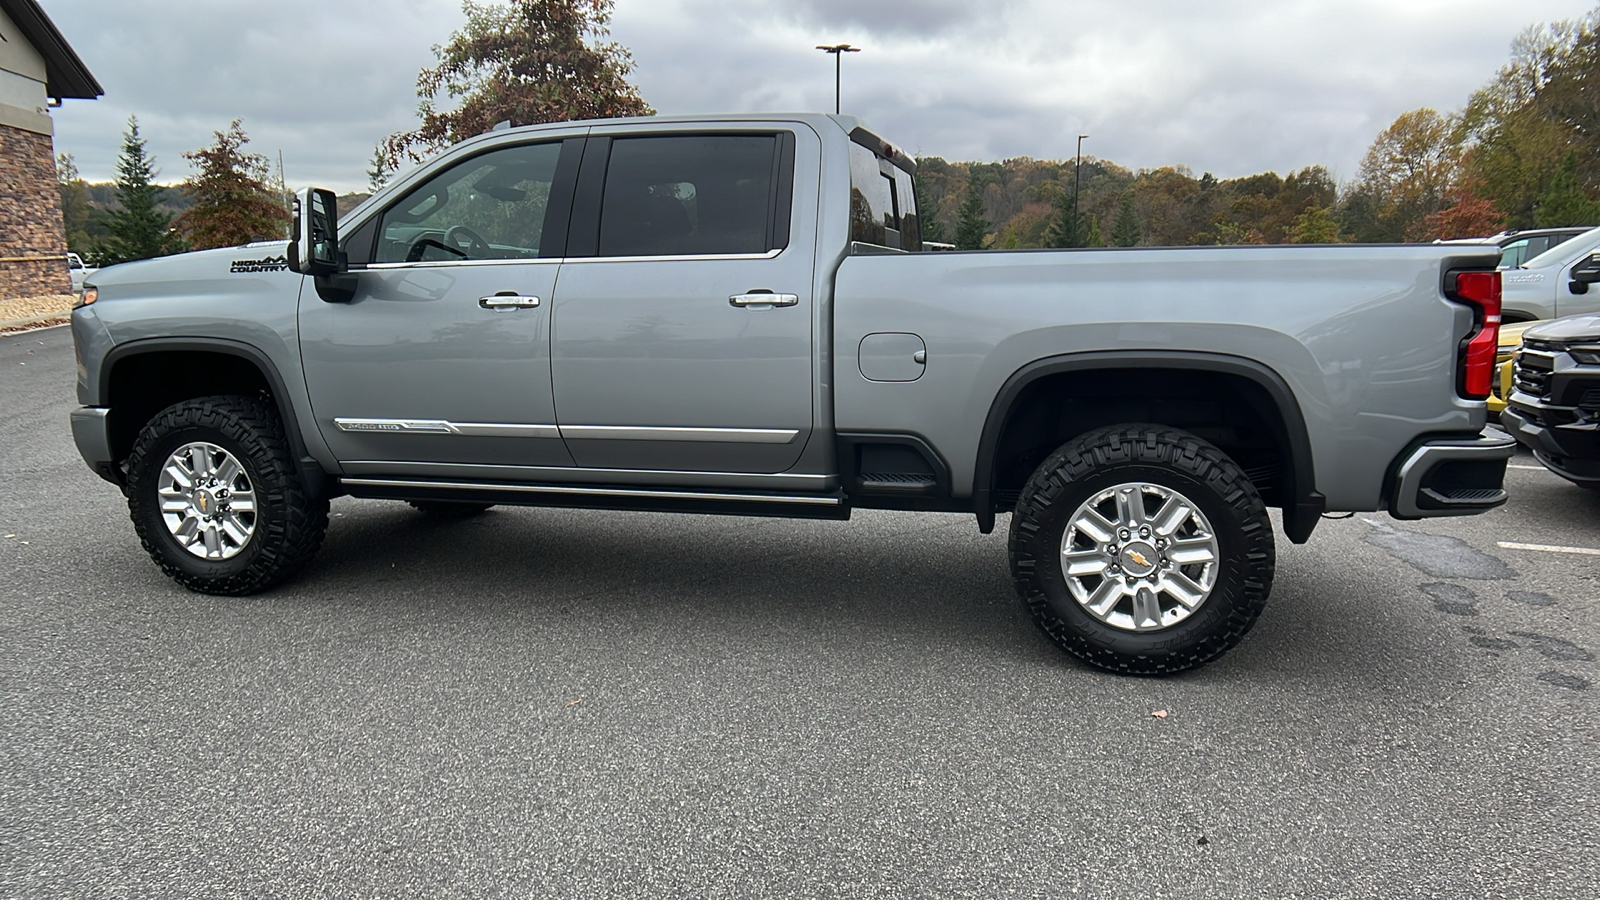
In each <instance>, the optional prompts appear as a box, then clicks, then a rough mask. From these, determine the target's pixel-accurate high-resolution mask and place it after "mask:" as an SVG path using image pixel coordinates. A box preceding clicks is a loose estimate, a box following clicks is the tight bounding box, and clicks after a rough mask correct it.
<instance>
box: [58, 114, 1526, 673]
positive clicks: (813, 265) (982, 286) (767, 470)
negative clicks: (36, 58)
mask: <svg viewBox="0 0 1600 900" xmlns="http://www.w3.org/2000/svg"><path fill="white" fill-rule="evenodd" d="M914 170H915V165H914V163H913V161H912V160H911V159H909V158H908V157H907V156H906V155H905V154H904V153H903V152H902V151H900V150H899V149H897V148H895V147H893V146H891V145H890V144H888V143H887V142H885V141H884V140H882V139H881V138H879V137H878V136H876V135H875V134H873V133H872V132H871V131H869V130H867V129H866V128H865V127H863V126H862V125H861V123H859V122H858V121H856V120H855V119H852V118H849V117H844V116H824V115H784V116H726V117H715V118H710V119H703V118H702V119H673V118H646V119H628V120H619V121H603V122H576V123H567V124H561V125H552V126H537V127H529V128H517V129H510V130H502V131H497V132H492V133H489V134H485V135H482V136H480V137H477V138H473V139H471V140H468V141H465V142H463V143H461V144H460V145H458V146H456V147H454V148H452V149H451V150H449V151H448V152H446V153H445V154H443V155H441V156H440V157H438V158H437V159H434V160H432V161H431V162H429V163H427V164H425V165H423V166H421V167H420V168H418V169H417V170H416V171H414V172H411V173H410V174H408V175H406V176H405V177H403V178H401V179H399V180H398V181H396V182H395V183H393V184H392V185H390V186H389V187H387V188H386V189H384V190H383V191H380V192H379V193H378V194H376V195H375V196H373V197H372V198H370V199H369V200H367V201H366V202H365V203H363V204H361V205H360V206H359V207H357V208H356V209H354V210H352V211H350V212H349V213H348V214H347V215H345V216H344V217H343V218H342V219H341V218H339V216H338V213H337V211H336V210H335V209H334V207H333V197H332V195H331V194H329V193H328V192H326V191H316V190H312V191H307V192H306V193H305V194H304V195H303V196H302V198H301V202H300V210H299V215H298V221H297V226H296V227H297V235H296V238H295V240H293V241H291V242H288V243H287V244H286V243H282V242H280V243H274V244H256V245H251V246H247V247H240V248H234V249H226V250H212V251H207V252H202V253H191V254H186V255H183V256H176V257H170V258H166V259H159V260H152V261H147V262H139V263H133V264H129V265H121V266H116V267H113V268H110V269H106V270H102V271H100V272H98V273H96V275H95V276H94V277H93V279H92V280H91V285H90V287H89V288H87V289H86V291H85V293H84V297H83V298H82V300H81V304H82V305H81V306H80V307H79V308H78V309H77V310H76V311H75V312H74V313H73V316H72V329H73V336H74V339H75V344H76V347H77V355H78V397H79V399H80V401H81V403H82V408H80V409H78V410H76V411H75V412H74V413H73V414H72V430H73V435H74V437H75V439H76V442H77V445H78V447H79V449H80V450H81V452H82V454H83V456H84V458H85V459H86V460H87V462H88V463H89V465H90V466H91V467H92V468H93V469H94V471H96V472H98V473H99V474H100V475H101V476H102V477H104V478H106V479H108V480H110V481H113V482H115V483H116V484H118V485H119V486H121V487H122V489H123V491H124V492H125V493H126V495H127V498H128V504H129V508H130V510H131V513H132V518H133V522H134V526H135V528H136V529H137V531H138V534H139V536H140V539H141V540H142V542H143V544H144V547H145V548H146V549H147V550H148V551H149V553H150V555H151V557H153V558H154V560H155V561H156V563H157V564H158V565H159V566H160V567H161V568H162V569H163V570H164V571H165V572H166V573H167V574H168V575H170V576H171V577H172V578H174V579H175V580H177V581H178V582H179V583H181V584H182V585H184V586H185V587H188V588H190V589H192V590H196V591H204V592H209V593H218V594H244V593H248V592H253V591H259V590H262V589H264V588H266V587H269V586H271V585H274V584H276V583H278V582H280V581H282V580H283V579H284V578H285V577H287V576H289V575H290V574H291V573H292V572H294V571H295V570H296V569H297V568H299V567H300V566H302V565H303V564H304V563H305V562H306V561H307V560H308V559H309V558H310V557H311V556H312V554H313V553H314V552H315V551H316V549H317V547H318V545H319V543H320V542H321V540H322V536H323V531H324V529H325V527H326V525H327V511H328V500H329V498H330V497H334V496H338V495H342V494H349V495H354V496H357V497H367V498H382V499H391V500H401V501H408V502H410V503H411V504H412V505H413V506H415V507H416V508H417V509H418V510H420V511H421V512H422V513H424V514H430V515H436V516H464V515H469V514H474V513H478V512H481V511H482V510H484V509H487V508H488V507H489V506H490V505H491V504H523V505H531V506H571V507H586V508H609V509H630V510H659V511H676V512H694V513H725V514H734V515H762V516H803V517H815V518H833V519H844V518H847V517H848V516H849V515H850V513H851V510H852V509H855V508H876V509H899V510H922V511H928V512H945V513H951V512H957V513H965V514H967V515H971V516H974V517H975V518H976V520H977V525H978V528H979V530H980V531H983V532H985V533H987V532H989V531H990V530H991V529H992V528H993V527H994V524H995V518H996V515H997V514H998V513H1010V514H1011V516H1010V560H1011V571H1012V573H1013V576H1014V579H1015V584H1016V589H1017V592H1018V593H1019V594H1020V596H1021V598H1022V600H1023V601H1024V602H1025V603H1026V605H1027V607H1028V608H1029V609H1030V610H1031V612H1032V615H1033V616H1034V618H1035V619H1036V620H1037V622H1038V624H1039V625H1040V627H1041V628H1042V629H1043V630H1044V631H1045V632H1046V633H1047V634H1048V635H1049V636H1050V638H1052V639H1053V640H1054V641H1055V642H1057V643H1058V644H1059V645H1060V646H1061V647H1062V648H1063V649H1065V650H1067V651H1068V652H1070V653H1072V654H1075V655H1077V656H1078V657H1080V658H1082V659H1084V660H1086V661H1088V662H1089V663H1091V664H1094V665H1097V666H1101V667H1105V668H1108V669H1112V670H1116V671H1122V672H1130V673H1138V674H1157V673H1163V672H1173V671H1178V670H1182V669H1186V668H1190V667H1193V666H1197V665H1200V664H1202V663H1204V662H1206V661H1208V660H1211V659H1214V658H1216V657H1217V656H1218V655H1220V654H1222V653H1223V652H1225V651H1226V650H1227V649H1229V648H1230V647H1232V646H1233V645H1234V644H1236V643H1237V642H1238V641H1239V640H1240V639H1241V638H1242V637H1243V636H1244V634H1245V633H1246V632H1247V631H1248V630H1249V629H1250V627H1251V625H1252V624H1253V623H1254V621H1255V620H1256V618H1257V616H1258V615H1259V614H1260V613H1261V610H1262V608H1263V605H1264V604H1265V602H1266V599H1267V595H1268V592H1269V591H1270V589H1271V586H1272V576H1273V567H1274V538H1273V532H1274V524H1273V520H1272V518H1271V517H1270V515H1269V513H1268V508H1269V507H1275V508H1278V509H1281V510H1282V518H1281V521H1282V528H1283V532H1284V534H1285V535H1286V536H1287V537H1288V538H1289V540H1291V541H1295V542H1303V541H1305V540H1306V539H1307V538H1308V537H1309V536H1310V534H1311V531H1312V528H1313V526H1315V525H1316V523H1317V520H1318V517H1319V516H1321V515H1322V514H1323V513H1325V512H1336V511H1354V510H1387V511H1388V512H1389V513H1391V514H1393V515H1395V516H1397V517H1399V518H1422V517H1427V516H1446V515H1462V514H1470V513H1478V512H1483V511H1485V510H1488V509H1491V508H1493V507H1495V506H1497V505H1498V504H1500V503H1502V502H1503V501H1504V500H1505V493H1504V492H1503V490H1502V489H1501V484H1502V480H1503V477H1504V472H1505V462H1506V459H1507V458H1508V457H1509V456H1510V454H1511V452H1512V448H1513V446H1514V445H1513V443H1512V441H1511V440H1510V439H1508V438H1507V437H1505V436H1504V435H1501V434H1499V433H1497V432H1489V433H1487V434H1485V433H1483V429H1484V422H1485V406H1484V398H1485V397H1487V396H1488V394H1489V382H1490V377H1491V374H1492V368H1493V363H1494V356H1495V349H1496V348H1495V344H1496V332H1497V329H1498V322H1499V301H1500V293H1499V291H1500V282H1499V275H1498V274H1496V273H1495V272H1494V268H1495V263H1496V261H1497V260H1498V258H1499V252H1498V250H1497V249H1496V248H1494V247H1455V246H1429V245H1419V246H1405V247H1299V246H1286V247H1251V248H1181V249H1117V250H1072V251H1022V252H969V253H960V252H957V253H922V252H919V251H920V250H921V249H922V243H921V239H920V236H919V229H918V216H917V209H916V200H915V198H916V192H915V191H914V190H913V186H912V185H913V182H912V179H913V174H914Z"/></svg>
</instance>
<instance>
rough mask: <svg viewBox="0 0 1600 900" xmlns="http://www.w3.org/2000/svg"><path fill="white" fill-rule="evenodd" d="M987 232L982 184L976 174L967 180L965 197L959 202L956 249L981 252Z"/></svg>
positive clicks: (987, 223) (987, 225) (987, 224)
mask: <svg viewBox="0 0 1600 900" xmlns="http://www.w3.org/2000/svg"><path fill="white" fill-rule="evenodd" d="M988 232H989V220H988V219H985V218H984V217H983V182H982V181H980V180H979V176H978V174H977V172H973V174H972V176H971V177H970V178H969V179H968V180H967V196H966V199H965V200H962V201H961V209H960V210H959V212H958V213H957V218H956V249H957V250H982V249H983V241H984V238H985V237H986V236H987V235H988Z"/></svg>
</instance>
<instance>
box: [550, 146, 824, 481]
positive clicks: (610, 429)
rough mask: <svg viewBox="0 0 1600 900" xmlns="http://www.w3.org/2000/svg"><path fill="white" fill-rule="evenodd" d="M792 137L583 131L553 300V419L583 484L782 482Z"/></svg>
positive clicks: (796, 430)
mask: <svg viewBox="0 0 1600 900" xmlns="http://www.w3.org/2000/svg"><path fill="white" fill-rule="evenodd" d="M820 154H821V146H820V141H819V140H818V139H817V137H816V135H815V134H814V133H813V132H811V131H810V130H809V129H805V128H800V127H796V128H788V127H781V126H770V125H769V126H760V125H750V126H744V125H742V124H736V125H732V126H716V127H715V129H714V130H707V129H706V128H705V127H704V126H701V127H700V128H699V129H684V128H682V127H678V128H676V129H673V128H670V127H667V128H663V127H661V126H657V127H656V128H655V129H648V130H641V128H640V126H616V127H612V128H596V129H594V130H593V131H592V132H591V134H590V137H589V139H588V145H587V148H586V150H585V153H584V159H583V165H582V168H581V171H580V174H579V176H578V191H577V196H576V198H575V200H574V202H573V214H572V228H571V231H570V233H569V238H568V252H567V258H566V260H565V261H564V262H563V264H562V268H561V274H560V279H559V282H558V284H557V285H556V292H555V304H554V308H553V322H552V343H551V363H550V371H551V380H552V384H553V387H554V391H555V405H556V417H557V419H558V421H559V423H560V426H561V433H562V436H563V437H564V438H565V440H566V443H567V447H568V449H569V450H570V451H571V453H572V457H573V459H574V460H575V462H576V464H577V465H578V466H581V467H588V468H606V469H648V470H675V471H702V472H782V471H784V470H786V469H788V468H790V467H791V466H792V465H794V463H795V462H796V460H797V459H798V458H799V457H800V454H801V451H802V450H803V449H804V447H805V444H806V441H807V439H808V438H809V437H810V435H811V430H812V423H813V415H814V411H813V402H812V396H813V388H814V383H815V378H816V373H815V372H813V367H812V358H813V356H812V347H813V341H814V340H815V339H816V336H815V335H814V334H813V333H812V309H813V304H814V303H815V298H814V297H813V296H812V289H811V285H812V274H813V267H814V266H815V260H814V253H813V246H814V240H815V238H814V234H815V221H816V220H815V205H816V201H815V198H804V199H803V200H802V199H799V198H796V197H795V191H794V185H795V172H796V170H797V168H799V169H801V170H805V169H806V167H809V170H810V171H812V172H814V171H816V169H817V166H818V163H819V160H820Z"/></svg>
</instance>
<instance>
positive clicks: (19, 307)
mask: <svg viewBox="0 0 1600 900" xmlns="http://www.w3.org/2000/svg"><path fill="white" fill-rule="evenodd" d="M76 299H77V298H76V297H75V296H74V295H72V294H46V295H45V296H43V297H17V298H14V299H11V300H0V322H5V321H7V320H10V319H24V318H30V317H33V316H45V315H49V314H50V313H60V314H61V319H60V321H62V322H65V321H66V320H67V314H68V313H70V312H72V302H73V301H74V300H76ZM54 321H55V320H49V321H47V322H30V323H29V324H27V325H21V326H15V327H9V328H8V327H5V326H0V334H11V333H13V332H17V331H26V330H30V329H33V328H40V327H43V326H45V325H48V324H53V323H54Z"/></svg>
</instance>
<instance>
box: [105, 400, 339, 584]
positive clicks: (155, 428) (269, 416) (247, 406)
mask: <svg viewBox="0 0 1600 900" xmlns="http://www.w3.org/2000/svg"><path fill="white" fill-rule="evenodd" d="M199 441H204V442H208V443H211V444H215V445H216V446H218V447H221V448H223V449H225V450H226V451H227V452H228V453H230V454H232V455H233V456H234V457H235V458H236V459H237V460H238V461H239V463H240V465H241V466H242V467H243V468H244V471H245V474H246V476H247V477H248V478H249V480H250V484H251V485H252V487H253V489H254V492H255V496H256V514H255V515H256V519H255V527H254V531H253V532H252V533H251V535H250V538H249V540H248V541H246V542H245V543H244V546H243V547H242V549H240V551H239V552H238V555H236V556H234V557H232V558H231V559H223V560H211V559H201V558H199V557H197V556H195V555H193V554H191V553H189V552H188V551H186V550H184V549H183V547H182V546H181V545H180V544H179V543H178V541H177V539H176V538H174V537H173V536H172V534H171V533H170V532H169V530H168V529H167V527H166V524H165V523H164V522H163V520H162V514H161V502H160V498H159V496H158V493H157V492H158V490H159V478H160V473H161V469H162V467H163V466H164V465H165V464H166V461H167V459H168V457H169V456H170V455H171V454H172V453H173V451H175V450H176V449H177V448H179V447H182V446H183V445H184V444H188V443H193V442H199ZM127 494H128V511H129V514H130V515H131V516H132V518H133V527H134V529H135V530H136V531H137V532H138V534H139V541H140V543H142V544H143V545H144V549H145V551H146V552H147V553H149V554H150V558H151V559H153V560H155V563H156V565H157V566H159V567H160V568H161V571H163V572H165V573H166V574H167V576H168V577H170V578H172V579H173V580H174V581H176V582H178V583H179V584H181V585H183V586H184V587H186V588H188V589H189V590H191V591H196V592H199V593H203V594H223V595H229V596H238V595H243V594H253V593H256V592H258V591H262V590H265V589H267V588H269V587H272V586H273V585H276V584H278V583H280V582H282V581H283V580H285V579H287V578H288V577H290V576H291V575H293V574H294V573H295V572H296V571H297V570H299V569H300V568H301V567H302V566H304V565H305V564H306V563H307V562H308V561H310V559H311V557H312V556H314V555H315V554H316V552H317V548H318V547H320V546H321V545H322V537H323V534H324V533H325V532H326V530H327V527H328V501H327V499H326V498H322V497H317V498H313V497H312V496H311V494H310V493H309V492H308V491H307V490H306V487H305V485H304V484H303V483H302V482H301V479H300V473H299V470H298V469H297V468H296V467H295V464H294V456H293V454H292V453H291V452H290V449H289V441H288V438H286V437H285V436H284V431H283V424H282V422H281V420H280V419H279V417H278V412H277V410H276V409H274V408H273V407H272V406H271V405H270V404H269V403H267V402H265V401H264V400H261V399H258V398H255V397H243V396H215V397H201V398H198V399H195V400H185V401H183V402H181V403H175V404H173V405H172V406H169V407H167V408H166V409H164V410H162V411H161V412H159V413H157V414H156V415H155V417H154V418H152V419H151V420H150V421H149V422H148V423H146V424H145V426H144V428H143V429H142V430H140V432H139V436H138V438H137V439H136V440H135V441H134V445H133V451H132V453H131V454H130V455H129V457H128V490H127Z"/></svg>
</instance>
